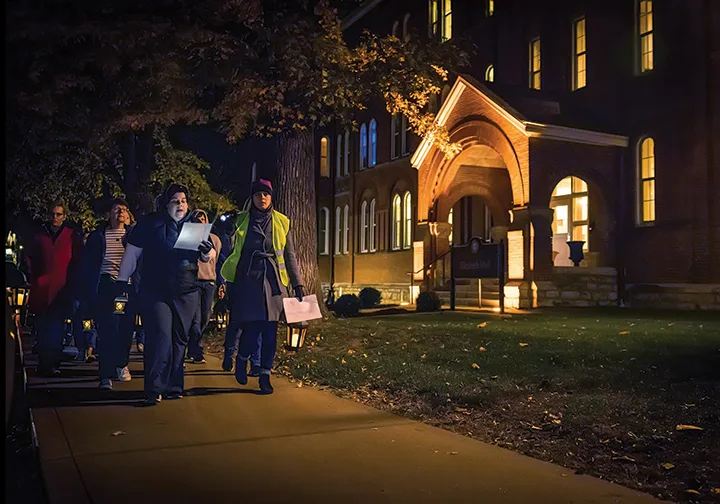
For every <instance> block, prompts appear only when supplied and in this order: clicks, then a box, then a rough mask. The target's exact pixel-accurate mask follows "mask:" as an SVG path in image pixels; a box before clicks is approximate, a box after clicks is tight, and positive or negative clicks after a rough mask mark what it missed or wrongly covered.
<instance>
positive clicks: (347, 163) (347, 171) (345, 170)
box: [343, 129, 350, 175]
mask: <svg viewBox="0 0 720 504" xmlns="http://www.w3.org/2000/svg"><path fill="white" fill-rule="evenodd" d="M343 175H350V130H349V129H346V130H345V159H344V163H343Z"/></svg>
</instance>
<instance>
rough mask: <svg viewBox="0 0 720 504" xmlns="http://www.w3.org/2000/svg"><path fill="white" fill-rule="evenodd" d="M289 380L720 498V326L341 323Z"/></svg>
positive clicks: (281, 358)
mask: <svg viewBox="0 0 720 504" xmlns="http://www.w3.org/2000/svg"><path fill="white" fill-rule="evenodd" d="M276 372H278V373H281V374H284V375H286V376H288V377H290V378H291V379H293V380H296V381H298V384H299V385H301V384H304V385H310V386H319V387H327V388H329V389H331V390H332V391H334V392H335V393H338V394H340V395H342V396H344V397H349V398H353V399H355V400H359V401H362V402H365V403H368V404H371V405H373V406H375V407H378V408H381V409H385V410H388V411H392V412H394V413H396V414H399V415H403V416H407V417H410V418H415V419H419V420H422V421H425V422H427V423H430V424H433V425H437V426H440V427H443V428H446V429H449V430H453V431H456V432H458V433H461V434H463V435H468V436H472V437H474V438H476V439H479V440H482V441H485V442H490V443H494V444H497V445H500V446H503V447H507V448H509V449H512V450H515V451H518V452H521V453H525V454H528V455H531V456H533V457H537V458H540V459H543V460H548V461H552V462H555V463H559V464H561V465H563V466H565V467H568V468H571V469H574V470H575V471H576V472H585V473H588V474H592V475H595V476H600V477H603V478H605V479H608V480H611V481H615V482H618V483H621V484H623V485H626V486H629V487H633V488H637V489H639V490H642V491H646V492H648V493H651V494H653V495H656V496H660V497H661V498H664V499H671V500H674V501H694V502H717V500H715V499H717V498H718V497H720V495H718V494H716V492H717V493H720V471H719V470H718V466H720V463H719V462H718V461H719V460H720V457H719V456H718V454H720V317H719V316H718V315H717V314H693V313H668V312H655V313H642V312H634V311H628V310H614V309H606V310H589V309H588V310H585V309H580V310H543V311H542V312H540V311H538V312H533V313H531V314H528V315H512V316H509V317H500V316H499V315H494V314H489V313H469V312H465V313H458V312H455V313H453V312H442V313H433V314H406V315H392V316H365V317H357V318H352V319H335V318H331V319H329V320H325V321H318V322H315V323H313V324H311V328H310V334H309V336H308V340H307V341H306V346H305V347H304V348H303V349H301V350H300V351H299V352H297V353H295V352H287V351H285V350H281V351H280V352H279V353H278V359H277V362H276ZM678 426H679V427H678ZM684 426H689V427H684ZM695 427H697V428H700V429H702V430H699V429H697V428H695Z"/></svg>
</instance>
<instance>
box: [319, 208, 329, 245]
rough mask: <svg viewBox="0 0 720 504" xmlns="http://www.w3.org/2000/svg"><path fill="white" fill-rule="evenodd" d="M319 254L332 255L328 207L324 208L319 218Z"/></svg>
mask: <svg viewBox="0 0 720 504" xmlns="http://www.w3.org/2000/svg"><path fill="white" fill-rule="evenodd" d="M318 253H319V254H320V255H328V254H329V253H330V210H328V209H327V207H322V208H321V209H320V215H319V216H318Z"/></svg>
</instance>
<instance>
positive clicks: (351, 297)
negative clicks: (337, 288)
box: [333, 294, 361, 317]
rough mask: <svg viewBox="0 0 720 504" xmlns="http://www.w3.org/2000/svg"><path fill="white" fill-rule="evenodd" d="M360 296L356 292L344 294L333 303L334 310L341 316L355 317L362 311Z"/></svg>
mask: <svg viewBox="0 0 720 504" xmlns="http://www.w3.org/2000/svg"><path fill="white" fill-rule="evenodd" d="M360 306H361V302H360V298H359V297H357V296H356V295H355V294H343V295H342V296H340V297H339V298H338V300H337V301H335V303H333V311H334V312H335V314H336V315H339V316H341V317H354V316H355V315H357V314H358V313H359V312H360Z"/></svg>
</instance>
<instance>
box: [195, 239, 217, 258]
mask: <svg viewBox="0 0 720 504" xmlns="http://www.w3.org/2000/svg"><path fill="white" fill-rule="evenodd" d="M212 249H213V243H212V242H211V241H210V240H203V241H201V242H200V245H198V252H200V253H201V254H205V255H207V254H209V253H210V251H211V250H212Z"/></svg>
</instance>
